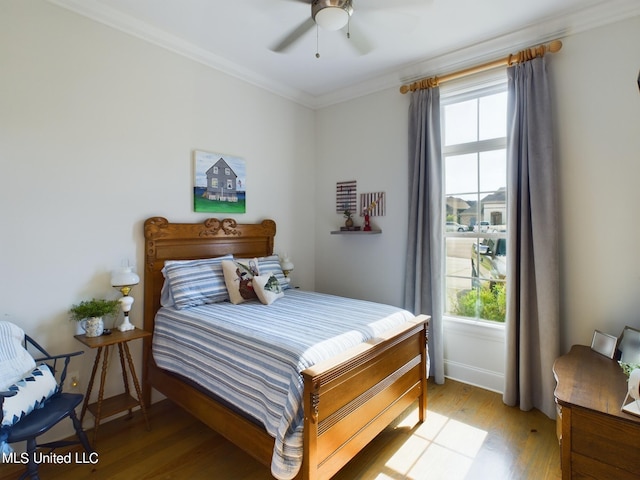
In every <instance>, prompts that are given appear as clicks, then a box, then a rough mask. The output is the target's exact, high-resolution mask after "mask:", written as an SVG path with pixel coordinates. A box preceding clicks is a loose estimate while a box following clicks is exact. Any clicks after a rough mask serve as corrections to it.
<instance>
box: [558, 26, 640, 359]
mask: <svg viewBox="0 0 640 480" xmlns="http://www.w3.org/2000/svg"><path fill="white" fill-rule="evenodd" d="M638 45H640V17H635V18H633V19H630V20H627V21H624V22H620V23H616V24H613V25H610V26H607V27H603V28H600V29H597V30H593V31H590V32H586V33H583V34H581V35H576V36H574V37H569V38H567V39H566V40H565V41H564V47H563V48H562V51H561V52H560V53H559V54H558V58H557V59H555V60H554V62H553V69H554V79H555V82H554V83H555V89H556V94H555V96H556V99H557V108H556V118H557V121H556V125H555V129H556V131H557V132H558V134H557V135H558V140H557V146H558V154H559V160H560V161H559V166H560V170H559V175H560V202H561V209H560V219H561V224H562V229H561V238H562V242H561V248H562V265H561V268H562V270H561V272H562V292H561V294H562V299H563V302H562V319H563V325H562V326H563V330H562V333H563V347H564V349H565V350H568V349H569V348H570V346H571V345H572V344H576V343H581V344H590V343H591V337H592V335H593V330H594V329H599V330H603V331H605V332H607V333H610V334H612V335H616V336H617V335H619V334H620V332H621V331H622V329H623V327H624V326H625V325H632V326H635V327H636V328H640V253H639V252H640V250H639V249H638V238H639V237H640V222H638V220H637V218H636V217H637V210H638V208H637V206H636V205H637V204H638V202H639V201H640V193H639V190H638V181H639V179H640V121H639V119H640V92H639V91H638V85H637V83H636V79H637V78H638V69H639V68H640V63H639V62H638Z"/></svg>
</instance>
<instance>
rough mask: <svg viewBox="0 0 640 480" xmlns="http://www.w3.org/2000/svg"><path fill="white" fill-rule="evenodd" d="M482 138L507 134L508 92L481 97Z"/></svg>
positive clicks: (500, 136)
mask: <svg viewBox="0 0 640 480" xmlns="http://www.w3.org/2000/svg"><path fill="white" fill-rule="evenodd" d="M479 117H480V128H479V130H480V140H489V139H492V138H502V137H506V136H507V121H506V118H507V92H502V93H496V94H495V95H488V96H486V97H481V98H480V114H479Z"/></svg>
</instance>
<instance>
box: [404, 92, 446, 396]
mask: <svg viewBox="0 0 640 480" xmlns="http://www.w3.org/2000/svg"><path fill="white" fill-rule="evenodd" d="M443 224H444V222H443V220H442V146H441V139H440V89H439V88H437V87H435V88H430V89H426V90H418V91H415V92H413V93H412V95H411V104H410V107H409V236H408V242H407V265H406V278H405V297H404V308H406V309H407V310H410V311H412V312H413V313H414V314H419V313H426V314H428V315H431V323H430V331H429V362H430V375H433V377H434V379H435V381H436V383H444V354H443V350H444V348H443V340H442V298H443V293H442V292H443V285H442V281H441V278H442V273H443V262H442V256H441V254H440V251H441V245H442V225H443Z"/></svg>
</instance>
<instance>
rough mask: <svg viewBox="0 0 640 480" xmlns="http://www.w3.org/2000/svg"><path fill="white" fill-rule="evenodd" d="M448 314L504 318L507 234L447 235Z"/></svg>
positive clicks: (499, 319)
mask: <svg viewBox="0 0 640 480" xmlns="http://www.w3.org/2000/svg"><path fill="white" fill-rule="evenodd" d="M445 252H446V265H445V282H446V302H445V314H448V315H457V316H462V317H469V318H475V319H484V320H493V321H498V322H504V319H505V313H506V283H505V279H506V265H507V255H506V253H507V252H506V238H504V237H500V238H498V237H496V236H491V237H487V238H482V237H479V236H478V237H475V238H474V237H462V236H461V237H448V238H446V241H445Z"/></svg>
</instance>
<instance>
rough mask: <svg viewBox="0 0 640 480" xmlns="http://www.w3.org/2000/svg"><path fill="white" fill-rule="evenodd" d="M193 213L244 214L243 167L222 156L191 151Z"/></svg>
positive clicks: (243, 163) (244, 175) (244, 168)
mask: <svg viewBox="0 0 640 480" xmlns="http://www.w3.org/2000/svg"><path fill="white" fill-rule="evenodd" d="M193 165H194V176H195V178H194V183H193V210H194V211H195V212H206V213H231V214H237V213H246V211H247V209H246V176H247V173H246V164H245V161H244V159H242V158H240V157H235V156H233V155H226V154H223V153H213V152H203V151H200V150H194V152H193Z"/></svg>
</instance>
